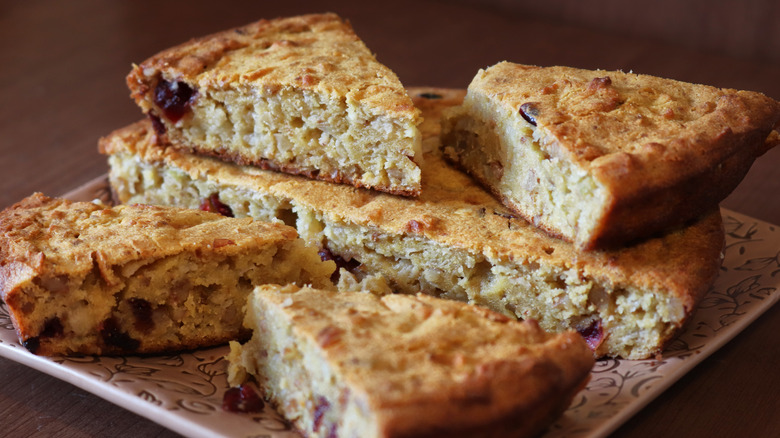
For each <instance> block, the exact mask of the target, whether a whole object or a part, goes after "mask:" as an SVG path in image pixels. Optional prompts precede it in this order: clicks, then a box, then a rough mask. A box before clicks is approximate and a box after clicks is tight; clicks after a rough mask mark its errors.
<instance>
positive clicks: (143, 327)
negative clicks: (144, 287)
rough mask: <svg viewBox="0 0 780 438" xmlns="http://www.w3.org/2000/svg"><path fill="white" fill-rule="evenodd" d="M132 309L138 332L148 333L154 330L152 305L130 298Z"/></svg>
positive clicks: (139, 299) (140, 299)
mask: <svg viewBox="0 0 780 438" xmlns="http://www.w3.org/2000/svg"><path fill="white" fill-rule="evenodd" d="M127 302H128V304H130V308H131V309H132V310H133V316H134V317H135V323H134V324H133V325H134V326H135V328H136V330H138V331H141V332H148V331H149V330H151V329H153V328H154V319H152V304H151V303H150V302H148V301H146V300H144V299H142V298H130V299H129V300H127Z"/></svg>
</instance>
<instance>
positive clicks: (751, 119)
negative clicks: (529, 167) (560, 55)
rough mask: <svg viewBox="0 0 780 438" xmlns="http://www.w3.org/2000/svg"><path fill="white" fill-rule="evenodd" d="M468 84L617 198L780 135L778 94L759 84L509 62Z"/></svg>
mask: <svg viewBox="0 0 780 438" xmlns="http://www.w3.org/2000/svg"><path fill="white" fill-rule="evenodd" d="M469 90H470V93H474V94H475V95H477V94H478V95H482V96H485V97H486V98H488V99H492V100H494V101H496V102H498V103H499V105H500V106H501V107H503V108H504V109H506V110H507V111H508V113H511V114H520V115H521V116H522V117H523V118H524V119H525V120H526V121H528V122H529V123H530V124H531V125H533V126H535V129H536V130H537V134H536V135H535V137H536V138H538V139H539V143H540V145H541V146H542V147H544V148H545V152H547V153H548V154H549V155H550V156H551V157H560V158H562V159H567V160H570V161H572V162H575V163H577V164H578V165H579V166H581V167H582V168H585V169H588V170H589V171H590V172H592V173H593V175H594V177H596V178H597V179H599V180H600V181H601V182H602V183H604V184H606V185H608V186H610V187H611V188H612V190H614V191H615V192H614V193H615V195H616V196H617V197H622V196H624V195H623V194H627V193H632V192H642V191H643V190H645V188H647V187H653V186H666V185H671V184H673V183H674V182H675V181H681V180H685V179H687V178H690V177H691V176H693V175H697V174H701V173H704V172H706V171H708V170H709V169H711V168H712V167H714V166H717V165H718V163H721V162H723V161H725V160H726V159H727V158H729V157H731V156H732V155H734V154H738V153H739V154H745V153H748V154H751V155H752V156H754V157H758V156H760V155H761V154H763V153H764V152H766V151H767V150H768V149H769V148H770V147H772V146H775V145H777V144H778V143H780V141H778V130H780V102H777V101H775V100H774V99H771V98H769V97H767V96H764V95H763V94H761V93H757V92H752V91H740V90H733V89H724V88H716V87H712V86H708V85H699V84H691V83H686V82H680V81H676V80H672V79H664V78H659V77H654V76H649V75H640V74H634V73H625V72H622V71H604V70H583V69H576V68H571V67H561V66H554V67H537V66H529V65H520V64H514V63H510V62H501V63H498V64H496V65H494V66H492V67H490V68H487V69H485V70H481V71H480V72H479V73H478V74H477V75H476V77H475V78H474V80H473V81H472V83H471V85H470V86H469ZM468 99H469V98H467V100H468Z"/></svg>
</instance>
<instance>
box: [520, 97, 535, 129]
mask: <svg viewBox="0 0 780 438" xmlns="http://www.w3.org/2000/svg"><path fill="white" fill-rule="evenodd" d="M520 115H521V116H522V117H523V118H524V119H525V121H526V122H528V123H530V124H532V125H534V126H536V118H537V117H539V108H537V107H536V104H535V103H534V102H526V103H524V104H522V105H520Z"/></svg>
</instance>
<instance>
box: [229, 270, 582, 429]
mask: <svg viewBox="0 0 780 438" xmlns="http://www.w3.org/2000/svg"><path fill="white" fill-rule="evenodd" d="M246 325H247V327H249V328H251V329H252V331H253V335H252V338H251V340H250V341H248V342H247V343H245V344H244V345H240V344H239V343H238V342H233V343H231V353H230V355H229V356H228V359H229V361H230V365H229V368H228V372H229V375H228V379H229V381H230V383H231V384H232V385H235V386H238V385H241V384H244V383H245V382H246V381H247V380H248V378H250V377H252V378H253V379H254V380H255V381H256V382H257V384H258V386H259V387H260V388H261V389H262V391H263V393H264V394H265V397H266V398H267V399H269V400H270V401H271V402H272V403H273V405H274V406H275V407H276V408H277V409H278V410H279V411H280V413H281V414H282V415H284V416H285V417H286V418H287V419H288V420H289V421H291V422H292V424H293V425H294V426H295V427H296V428H297V429H299V430H300V431H301V432H302V433H303V435H304V436H310V437H315V436H319V437H334V436H346V437H362V438H372V437H385V438H389V437H430V436H482V437H489V436H495V437H532V436H537V435H538V434H539V433H540V432H541V431H543V430H544V429H545V428H546V427H547V426H549V424H551V423H552V422H553V421H554V420H555V419H556V418H557V417H558V416H559V415H560V414H561V413H562V412H563V411H564V410H565V409H566V408H567V407H568V406H569V404H570V403H571V400H572V398H573V397H574V395H575V394H576V393H577V392H578V391H579V390H580V389H582V388H583V387H584V385H585V384H586V383H587V381H588V380H589V378H590V370H591V368H592V367H593V364H594V359H593V355H592V354H591V352H590V350H589V349H588V346H587V345H586V344H585V342H584V341H583V339H582V338H581V337H580V336H579V335H578V334H577V333H575V332H572V331H569V332H565V333H559V334H549V333H546V332H544V331H543V330H541V329H540V328H539V326H538V325H537V324H535V323H532V322H521V321H517V320H516V319H514V318H508V317H506V316H504V315H501V314H498V313H495V312H492V311H490V310H487V309H484V308H481V307H478V306H472V305H468V304H466V303H461V302H456V301H450V300H442V299H438V298H434V297H430V296H426V295H417V296H414V295H385V296H383V297H379V296H377V295H374V294H371V293H361V292H335V291H323V290H317V289H312V288H300V287H297V286H276V285H268V286H260V287H258V288H257V289H256V290H255V292H254V293H253V294H252V296H251V297H250V299H249V302H248V305H247V316H246Z"/></svg>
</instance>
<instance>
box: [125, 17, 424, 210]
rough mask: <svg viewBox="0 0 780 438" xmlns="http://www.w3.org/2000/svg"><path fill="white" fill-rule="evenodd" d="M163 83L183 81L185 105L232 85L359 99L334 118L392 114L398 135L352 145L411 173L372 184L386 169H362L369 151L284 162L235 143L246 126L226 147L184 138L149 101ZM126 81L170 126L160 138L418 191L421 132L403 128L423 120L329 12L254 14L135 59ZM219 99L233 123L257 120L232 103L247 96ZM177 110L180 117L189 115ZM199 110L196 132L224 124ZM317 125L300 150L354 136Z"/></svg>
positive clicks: (245, 161)
mask: <svg viewBox="0 0 780 438" xmlns="http://www.w3.org/2000/svg"><path fill="white" fill-rule="evenodd" d="M160 81H167V82H170V83H184V84H188V85H189V87H191V88H192V90H193V93H194V94H193V95H192V97H191V98H189V99H190V101H191V102H194V101H197V100H198V99H206V96H205V94H206V93H207V92H209V93H211V92H216V93H220V92H224V91H226V90H229V91H231V92H237V93H239V94H245V95H248V96H257V97H256V98H257V99H260V96H264V97H265V96H267V95H269V96H273V95H277V94H279V93H280V92H282V91H289V90H294V92H296V93H307V92H310V93H316V94H309V95H307V96H308V97H307V99H310V98H311V97H312V96H319V97H316V99H319V102H317V105H323V101H325V100H328V101H330V102H332V103H333V104H334V105H336V106H339V105H345V107H353V106H359V108H360V111H354V110H352V109H351V110H350V111H349V114H347V110H346V109H345V108H336V109H335V110H337V112H338V115H337V118H338V119H340V121H341V122H339V123H346V121H350V122H349V123H364V121H363V120H362V119H359V118H358V122H352V121H351V120H352V118H355V114H356V113H358V112H359V113H360V114H361V115H362V116H361V117H363V116H364V117H365V118H366V121H365V124H366V125H369V124H373V121H374V120H375V119H377V118H384V119H388V120H390V119H392V120H395V121H397V123H398V127H396V128H395V129H397V130H398V131H399V133H396V134H393V135H398V136H401V140H400V141H396V139H395V138H394V137H393V138H391V139H390V140H392V141H389V140H387V139H384V140H385V141H379V142H377V141H375V140H371V141H370V143H366V145H362V144H360V145H358V146H356V149H359V148H361V147H362V148H366V147H373V148H376V149H378V148H386V149H387V150H388V152H387V154H388V156H389V157H390V158H389V160H391V161H393V163H391V164H392V165H394V163H396V162H401V163H402V164H400V165H399V166H400V168H399V170H397V171H396V172H404V173H407V174H408V175H406V176H405V178H406V179H404V180H403V181H401V182H396V181H390V182H385V181H384V180H381V181H378V180H377V178H379V177H378V176H376V175H374V174H377V173H380V172H384V167H387V168H391V164H386V165H384V166H382V165H380V166H378V168H377V169H374V168H372V167H369V166H370V165H372V164H374V162H375V161H377V159H376V158H372V159H369V160H362V161H361V160H355V162H351V161H348V162H346V163H344V162H340V163H339V164H340V166H334V165H331V164H329V163H328V162H326V161H323V160H321V159H317V158H315V159H310V160H309V159H304V158H302V156H303V154H299V157H297V158H295V159H290V158H289V157H285V156H284V154H283V153H282V154H280V153H277V152H273V151H270V150H264V151H261V149H262V148H261V147H258V146H252V148H254V149H256V150H254V151H249V150H247V149H250V147H249V146H248V145H249V144H251V143H247V142H246V141H245V140H240V141H239V140H235V138H236V137H241V136H247V135H248V133H247V132H241V133H240V134H239V133H235V134H233V133H231V134H230V137H231V138H233V140H230V141H233V142H234V143H235V144H234V145H231V146H228V145H227V144H224V142H227V141H228V140H226V139H225V138H224V136H223V138H222V139H221V141H222V142H223V144H211V142H209V144H206V143H205V142H204V143H202V144H198V145H195V144H191V143H192V142H191V141H187V138H188V137H187V135H190V134H185V133H182V132H180V131H181V130H187V129H188V127H186V126H184V127H182V126H181V123H177V120H169V118H168V117H167V116H166V112H165V110H163V109H161V108H160V107H159V106H158V105H157V104H156V103H155V99H154V95H155V93H156V87H157V85H158V83H160ZM127 84H128V87H129V88H130V90H131V97H132V98H133V99H134V100H135V101H136V102H137V103H138V105H139V106H140V107H141V108H142V109H143V111H144V112H145V113H147V114H150V115H151V116H152V117H153V118H154V119H155V121H156V122H158V124H159V126H160V127H161V128H162V129H165V130H167V132H166V133H165V138H166V140H168V141H170V143H171V145H172V146H174V147H177V148H181V149H183V150H187V151H190V152H194V153H200V154H207V155H211V156H215V157H218V158H220V159H222V160H226V161H233V162H236V163H238V164H242V165H255V166H259V167H262V168H270V169H275V170H281V171H284V172H288V173H292V174H299V175H305V176H307V177H310V178H316V179H320V180H324V181H329V182H337V183H348V184H352V185H355V186H358V187H370V188H374V189H377V190H382V191H386V192H388V193H394V194H400V195H407V196H416V195H418V194H419V190H420V187H419V186H420V183H419V169H418V168H417V165H416V164H415V161H419V160H420V159H421V158H420V157H419V155H420V153H419V151H418V150H417V149H418V146H419V144H418V142H419V139H418V138H416V137H415V135H413V133H411V132H400V131H416V125H418V124H419V123H420V122H421V120H420V115H419V114H420V113H419V110H418V109H417V108H415V106H414V105H413V104H412V101H411V99H410V98H409V96H407V94H406V92H405V90H404V88H403V86H402V85H401V82H400V81H399V80H398V78H397V76H396V75H395V74H394V73H393V72H392V71H391V70H390V69H389V68H387V67H386V66H384V65H382V64H380V63H379V62H377V60H376V59H375V57H374V55H373V54H372V53H371V51H370V50H369V49H368V48H367V47H366V46H365V44H363V42H362V41H361V40H360V39H359V38H358V36H357V35H355V33H354V31H353V29H352V27H351V25H350V24H349V23H348V22H347V21H345V20H342V19H341V18H340V17H338V16H337V15H336V14H333V13H326V14H309V15H301V16H296V17H287V18H277V19H272V20H260V21H258V22H255V23H251V24H248V25H246V26H243V27H239V28H235V29H231V30H226V31H222V32H219V33H216V34H213V35H208V36H205V37H202V38H197V39H193V40H191V41H189V42H187V43H184V44H181V45H179V46H176V47H173V48H170V49H167V50H165V51H162V52H160V53H159V54H157V55H154V56H152V57H151V58H149V59H147V60H146V61H144V62H143V63H141V64H140V65H137V66H134V67H133V70H132V71H131V72H130V74H129V75H128V76H127ZM335 102H338V104H336V103H335ZM188 104H189V103H188ZM218 105H220V106H222V107H223V108H224V109H222V110H219V111H218V112H221V113H222V114H220V117H223V114H225V113H227V117H228V118H230V119H231V122H235V120H234V119H235V118H239V117H244V118H247V119H248V120H249V119H252V118H253V117H254V118H257V119H262V118H263V117H264V115H263V114H254V115H250V114H243V111H245V110H244V109H234V108H232V107H234V106H235V107H238V106H248V104H247V102H246V101H242V102H240V103H239V102H219V104H218ZM328 105H330V104H328ZM315 107H316V105H315ZM296 109H297V110H299V112H300V113H301V114H300V116H301V117H303V114H304V113H306V112H308V111H311V110H310V109H301V108H296ZM231 111H232V112H231ZM254 111H255V112H256V111H257V110H256V109H255V110H254ZM250 112H251V111H250ZM269 112H270V111H269ZM238 114H241V115H238ZM183 117H184V120H186V119H187V117H188V115H184V116H183ZM199 117H201V118H202V119H203V120H207V121H205V122H204V121H203V120H201V119H199V120H201V121H200V122H199V123H200V124H201V126H199V127H198V128H197V129H195V131H198V132H203V131H208V130H210V129H213V127H212V126H211V125H215V124H219V123H221V122H220V121H215V120H214V119H213V115H209V116H206V115H203V116H199ZM208 117H211V119H209V118H208ZM254 123H256V124H257V123H258V122H257V121H255V122H254ZM277 123H279V122H277ZM295 123H300V117H299V120H298V121H295V122H293V124H295ZM317 123H319V125H320V126H318V128H317V129H321V130H317V129H314V130H313V132H312V133H308V134H306V135H304V136H303V137H304V140H303V141H302V142H301V144H300V145H298V144H296V146H297V147H299V148H308V147H311V146H310V144H314V143H317V142H316V141H312V139H311V137H312V136H314V137H317V136H319V135H328V136H331V137H332V138H338V139H339V141H342V142H343V141H351V139H353V138H355V137H356V136H354V135H352V134H350V133H347V134H346V135H343V136H342V133H341V132H340V131H338V129H335V128H332V127H329V123H330V122H329V121H328V120H319V121H318V122H317ZM205 125H209V126H208V127H206V126H205ZM297 128H300V127H298V126H294V127H290V126H284V125H281V124H280V125H279V126H277V127H274V129H277V130H278V131H274V132H280V133H281V134H282V135H288V134H289V132H288V131H290V130H291V129H297ZM251 131H252V130H251V129H250V132H251ZM254 131H255V134H257V131H258V129H257V128H256V127H255V129H254ZM337 132H338V134H337ZM344 139H347V140H344ZM357 140H361V139H360V138H357ZM265 141H268V140H265ZM328 141H331V140H330V139H329V140H328ZM365 141H366V142H368V141H369V140H367V139H366V140H365ZM294 143H295V141H294ZM303 143H306V145H304V144H303ZM358 143H359V141H358ZM239 146H240V147H239ZM263 147H264V148H267V147H266V146H263ZM349 148H350V146H347V149H349ZM323 149H325V151H323V152H320V153H322V154H326V155H327V154H329V153H331V152H328V151H327V147H325V146H323ZM359 155H360V153H359V152H355V151H350V153H349V159H350V160H352V159H355V158H356V157H357V156H359ZM407 161H408V162H407ZM355 167H357V168H358V169H357V170H356V171H352V172H350V171H348V170H347V168H349V169H350V170H352V169H354V168H355ZM407 167H408V168H410V169H407ZM367 174H368V176H366V175H367Z"/></svg>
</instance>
